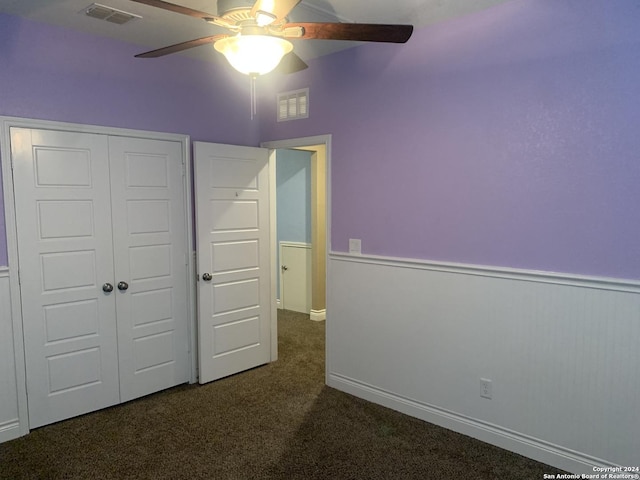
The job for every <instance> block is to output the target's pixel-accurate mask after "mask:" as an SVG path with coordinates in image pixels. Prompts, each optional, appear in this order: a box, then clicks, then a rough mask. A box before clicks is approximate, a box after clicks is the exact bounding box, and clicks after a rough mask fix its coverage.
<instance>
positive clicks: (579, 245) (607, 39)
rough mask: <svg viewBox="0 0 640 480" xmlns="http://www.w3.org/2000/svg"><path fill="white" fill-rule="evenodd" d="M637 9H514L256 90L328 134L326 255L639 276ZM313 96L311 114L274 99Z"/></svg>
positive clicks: (324, 62) (566, 0)
mask: <svg viewBox="0 0 640 480" xmlns="http://www.w3.org/2000/svg"><path fill="white" fill-rule="evenodd" d="M638 25H640V4H639V3H638V2H637V1H636V0H617V1H616V2H609V1H605V0H514V1H512V2H509V3H506V4H503V5H500V6H497V7H493V8H491V9H489V10H486V11H484V12H481V13H478V14H474V15H471V16H468V17H465V18H462V19H458V20H454V21H450V22H447V23H444V24H440V25H437V26H433V27H428V28H425V29H422V30H418V31H416V32H415V34H414V36H413V38H411V40H410V41H409V43H408V44H406V45H401V46H396V45H375V44H368V45H365V46H363V47H359V48H355V49H351V50H348V51H345V52H341V53H338V54H335V55H332V56H329V57H325V58H321V59H318V60H316V61H314V62H311V64H310V68H309V69H308V70H306V71H304V72H301V73H299V74H296V75H293V76H290V77H288V78H286V79H284V78H281V79H280V82H279V83H278V84H273V85H270V88H269V89H268V90H266V91H264V92H263V94H264V98H263V102H264V103H263V105H262V107H261V108H262V111H263V112H264V113H265V115H264V116H263V117H262V120H263V122H262V125H261V139H262V140H263V141H267V140H277V139H284V138H295V137H302V136H308V135H318V134H326V133H331V134H332V135H333V137H332V166H331V168H332V178H331V183H332V225H331V228H332V238H331V242H332V249H333V250H334V251H347V250H348V239H349V238H361V239H362V249H363V252H364V253H368V254H378V255H389V256H398V257H409V258H422V259H430V260H441V261H450V262H462V263H469V264H479V265H495V266H505V267H516V268H526V269H535V270H543V271H556V272H567V273H577V274H589V275H603V276H611V277H619V278H630V279H640V242H638V238H640V215H639V214H638V205H640V188H639V185H640V135H639V134H638V128H639V127H638V126H639V125H640V95H638V88H639V85H640V55H639V54H638V52H640V28H638ZM306 86H309V87H310V118H309V119H308V120H301V121H296V122H285V123H276V122H275V121H272V119H275V116H276V114H275V102H274V101H273V95H274V94H275V93H276V92H277V91H284V90H288V89H295V88H302V87H306Z"/></svg>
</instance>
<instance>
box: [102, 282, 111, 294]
mask: <svg viewBox="0 0 640 480" xmlns="http://www.w3.org/2000/svg"><path fill="white" fill-rule="evenodd" d="M102 291H103V292H104V293H109V292H113V285H111V284H110V283H105V284H104V285H102Z"/></svg>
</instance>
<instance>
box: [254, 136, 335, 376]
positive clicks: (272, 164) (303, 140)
mask: <svg viewBox="0 0 640 480" xmlns="http://www.w3.org/2000/svg"><path fill="white" fill-rule="evenodd" d="M318 145H324V151H325V163H326V166H325V168H326V182H325V183H326V185H325V198H326V229H325V240H324V244H325V256H324V257H325V258H324V264H325V282H326V281H327V279H328V278H329V262H328V257H329V252H331V134H324V135H315V136H310V137H299V138H291V139H285V140H273V141H267V142H262V143H260V146H261V147H262V148H268V149H269V150H270V151H269V183H270V196H271V199H270V205H271V209H270V213H269V215H270V217H271V218H272V219H275V218H277V217H276V214H277V212H276V150H278V149H282V148H289V149H291V148H292V149H302V150H312V151H315V152H317V150H316V149H314V148H313V147H315V146H318ZM271 238H272V241H271V244H272V247H271V286H272V298H273V307H272V311H273V314H272V317H271V361H272V362H273V361H276V360H277V359H278V354H277V352H278V315H277V306H276V296H277V294H276V287H275V286H276V282H277V281H278V278H277V274H276V268H278V265H276V262H277V261H276V252H277V249H278V245H277V235H276V222H275V221H272V222H271ZM325 286H326V283H325ZM325 296H326V306H327V307H328V306H329V295H328V289H326V288H325ZM327 309H328V308H327ZM327 319H328V314H327ZM327 328H329V322H327ZM328 362H329V357H328V356H327V359H326V363H327V367H328ZM326 371H327V372H328V371H329V369H328V368H326Z"/></svg>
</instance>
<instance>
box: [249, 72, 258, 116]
mask: <svg viewBox="0 0 640 480" xmlns="http://www.w3.org/2000/svg"><path fill="white" fill-rule="evenodd" d="M249 78H250V80H249V81H250V82H251V86H250V90H251V120H253V118H254V117H255V116H256V114H257V113H258V107H257V100H256V78H258V75H256V74H251V75H249Z"/></svg>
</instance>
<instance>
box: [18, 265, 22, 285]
mask: <svg viewBox="0 0 640 480" xmlns="http://www.w3.org/2000/svg"><path fill="white" fill-rule="evenodd" d="M18 285H20V286H22V279H21V278H20V269H18Z"/></svg>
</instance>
